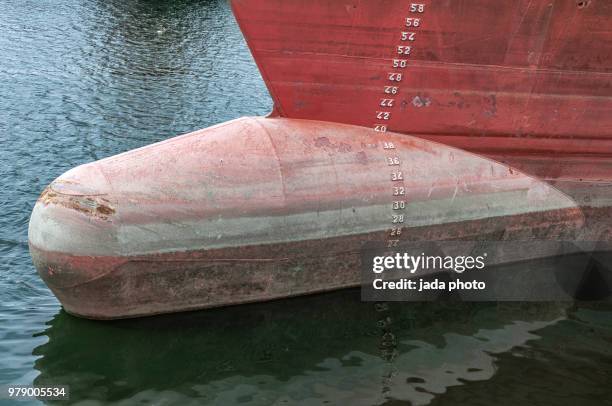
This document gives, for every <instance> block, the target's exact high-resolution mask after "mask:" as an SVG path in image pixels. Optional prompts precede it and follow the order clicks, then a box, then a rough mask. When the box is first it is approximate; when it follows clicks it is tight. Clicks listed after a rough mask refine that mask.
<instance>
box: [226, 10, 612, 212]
mask: <svg viewBox="0 0 612 406" xmlns="http://www.w3.org/2000/svg"><path fill="white" fill-rule="evenodd" d="M232 5H233V8H234V13H235V15H236V19H237V20H238V23H239V24H240V27H241V29H242V31H243V33H244V35H245V38H246V39H247V42H248V44H249V46H250V48H251V52H252V53H253V56H254V57H255V60H256V61H257V63H258V66H259V68H260V70H261V72H262V76H263V78H264V80H265V81H266V84H267V86H268V89H269V90H270V93H271V94H272V96H273V98H274V102H275V114H277V115H279V116H282V117H288V118H307V119H313V120H325V121H333V122H341V123H347V124H355V125H361V126H365V127H371V128H373V127H377V126H381V125H382V126H385V127H386V128H387V129H388V130H389V131H393V132H399V133H404V134H410V135H415V136H418V137H423V138H426V139H430V140H434V141H438V142H442V143H445V144H448V145H452V146H455V147H458V148H461V149H465V150H468V151H472V152H475V153H478V154H480V155H485V156H488V157H490V158H493V159H495V160H498V161H501V162H504V163H507V164H509V165H511V166H513V167H515V168H518V169H520V170H522V171H525V172H527V173H529V174H531V175H533V176H537V177H538V178H540V179H543V180H546V181H549V182H551V183H553V184H554V185H555V186H557V187H558V188H560V189H562V190H563V191H564V192H566V193H568V194H570V195H571V196H572V197H574V198H575V199H576V200H577V201H579V202H580V203H581V204H582V205H583V206H588V207H601V206H607V205H609V204H610V201H612V187H610V184H612V114H611V112H612V32H611V31H610V30H609V29H608V27H609V25H610V21H611V20H612V3H611V2H609V1H607V0H587V1H582V0H580V1H572V0H519V1H516V0H453V1H450V0H443V1H433V0H418V1H410V2H406V1H400V0H362V1H355V2H350V1H349V2H339V1H330V0H233V1H232Z"/></svg>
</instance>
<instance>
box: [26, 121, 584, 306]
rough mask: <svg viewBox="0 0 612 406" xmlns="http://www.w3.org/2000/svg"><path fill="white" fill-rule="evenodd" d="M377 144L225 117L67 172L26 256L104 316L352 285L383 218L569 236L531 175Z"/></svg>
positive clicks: (576, 235)
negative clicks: (364, 251) (223, 120)
mask: <svg viewBox="0 0 612 406" xmlns="http://www.w3.org/2000/svg"><path fill="white" fill-rule="evenodd" d="M385 139H386V141H384V142H383V141H379V140H376V138H374V137H373V136H372V130H370V129H366V128H361V127H357V126H347V125H342V124H332V123H324V122H316V121H306V120H289V119H272V118H267V119H266V118H257V119H240V120H235V121H232V122H229V123H226V124H223V125H219V126H215V127H211V128H209V129H206V130H202V131H198V132H196V133H192V134H187V135H185V136H181V137H177V138H174V139H171V140H168V141H165V142H162V143H158V144H154V145H151V146H148V147H145V148H141V149H139V150H135V151H131V152H127V153H124V154H121V155H118V156H116V157H111V158H107V159H104V160H101V161H97V162H94V163H91V164H87V165H83V166H81V167H77V168H75V169H73V170H71V171H69V172H67V173H66V174H64V175H63V176H61V177H60V178H58V179H57V180H55V181H54V182H53V183H52V184H51V185H50V186H49V187H48V189H47V190H46V191H45V192H44V193H43V195H42V196H41V198H40V199H39V201H38V202H37V204H36V206H35V208H34V211H33V214H32V218H31V220H30V234H29V239H30V245H31V252H32V256H33V259H34V263H35V264H36V267H37V269H38V271H39V273H40V275H41V277H42V278H43V279H44V280H45V282H46V283H47V284H48V285H49V287H50V288H51V289H52V290H53V292H54V293H55V294H56V295H57V297H58V298H59V299H60V301H61V302H62V304H63V305H64V307H65V308H66V310H68V311H69V312H71V313H74V314H78V315H81V316H85V317H91V318H117V317H133V316H140V315H148V314H157V313H164V312H174V311H181V310H190V309H198V308H205V307H213V306H221V305H228V304H236V303H244V302H252V301H260V300H269V299H274V298H280V297H287V296H294V295H300V294H306V293H313V292H319V291H325V290H330V289H338V288H342V287H349V286H355V285H357V284H359V275H360V273H359V269H360V268H359V263H360V250H361V249H362V246H363V244H364V243H366V242H368V241H377V242H380V241H391V240H389V238H390V234H389V233H390V230H392V229H394V228H395V229H397V228H398V226H401V228H402V230H403V232H402V237H401V238H402V239H403V240H406V239H407V240H413V241H414V240H444V239H455V238H470V237H472V238H476V237H479V236H483V235H485V236H492V237H493V238H496V239H533V238H540V239H580V238H584V237H585V235H584V232H585V231H584V228H583V226H584V217H583V213H582V211H581V210H580V208H578V207H577V205H576V203H575V202H574V201H573V200H572V199H571V198H569V197H568V196H566V195H564V194H563V193H561V192H559V191H557V190H555V189H553V188H551V187H550V186H548V185H547V184H545V183H542V182H540V181H538V180H537V179H534V178H532V177H529V176H527V175H524V174H522V173H520V172H517V171H514V170H512V169H511V168H508V167H506V166H504V165H501V164H499V163H496V162H494V161H491V160H488V159H485V158H482V157H478V156H475V155H472V154H470V153H466V152H463V151H460V150H456V149H454V148H450V147H446V146H443V145H440V144H436V143H432V142H430V141H425V140H420V139H417V138H413V137H407V136H404V135H400V134H392V133H387V134H386V135H385ZM390 145H392V146H393V148H388V147H389V146H390ZM385 147H387V149H386V148H385ZM389 158H393V159H391V160H389ZM395 159H397V161H396V162H400V164H399V165H395V163H394V160H395ZM390 162H391V164H390ZM400 167H401V169H402V172H403V173H404V176H405V177H403V178H402V179H401V181H398V180H397V179H395V180H394V179H393V176H392V173H394V172H393V171H394V170H397V169H394V168H400ZM399 185H401V186H399ZM398 187H400V188H401V189H398ZM394 202H403V203H402V210H400V211H399V212H401V213H402V214H403V217H402V219H401V222H399V224H398V222H396V218H394V215H396V214H397V213H399V212H398V211H394V210H393V205H394ZM520 259H521V258H517V259H516V260H520Z"/></svg>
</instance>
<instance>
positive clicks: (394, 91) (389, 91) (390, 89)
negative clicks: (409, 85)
mask: <svg viewBox="0 0 612 406" xmlns="http://www.w3.org/2000/svg"><path fill="white" fill-rule="evenodd" d="M398 91H399V87H397V86H385V93H387V94H397V92H398Z"/></svg>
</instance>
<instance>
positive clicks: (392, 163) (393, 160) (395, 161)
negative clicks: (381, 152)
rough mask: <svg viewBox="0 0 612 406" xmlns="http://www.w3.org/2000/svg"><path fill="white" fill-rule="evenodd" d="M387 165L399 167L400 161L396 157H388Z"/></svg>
mask: <svg viewBox="0 0 612 406" xmlns="http://www.w3.org/2000/svg"><path fill="white" fill-rule="evenodd" d="M387 164H389V166H395V165H399V164H400V159H399V158H398V157H396V156H393V157H391V156H389V157H387Z"/></svg>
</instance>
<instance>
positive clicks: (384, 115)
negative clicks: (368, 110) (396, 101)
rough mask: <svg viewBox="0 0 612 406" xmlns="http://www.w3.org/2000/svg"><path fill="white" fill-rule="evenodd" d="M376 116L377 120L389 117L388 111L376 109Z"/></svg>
mask: <svg viewBox="0 0 612 406" xmlns="http://www.w3.org/2000/svg"><path fill="white" fill-rule="evenodd" d="M376 118H377V119H379V120H389V119H390V118H391V112H390V111H377V112H376Z"/></svg>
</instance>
